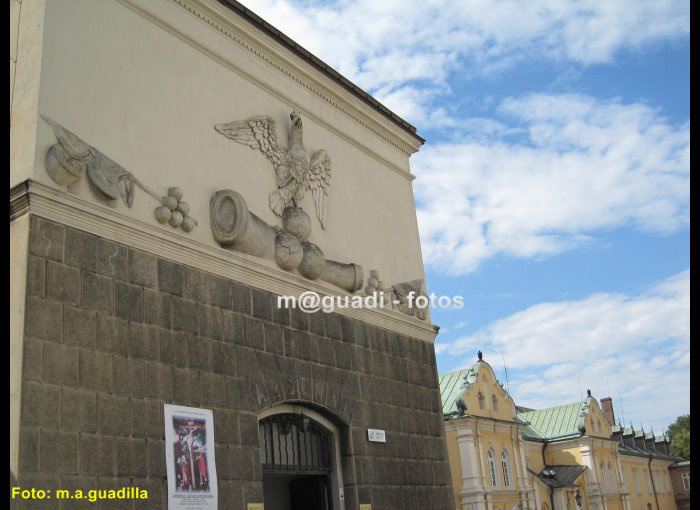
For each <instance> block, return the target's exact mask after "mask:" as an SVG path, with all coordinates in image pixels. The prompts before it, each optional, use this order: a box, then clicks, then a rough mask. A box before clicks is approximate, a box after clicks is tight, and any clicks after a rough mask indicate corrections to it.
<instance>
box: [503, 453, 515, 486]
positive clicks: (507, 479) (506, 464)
mask: <svg viewBox="0 0 700 510" xmlns="http://www.w3.org/2000/svg"><path fill="white" fill-rule="evenodd" d="M501 470H502V471H503V485H505V486H506V487H510V486H511V484H512V482H513V480H512V479H511V476H510V460H509V457H508V452H507V451H506V450H505V449H504V450H503V451H502V452H501Z"/></svg>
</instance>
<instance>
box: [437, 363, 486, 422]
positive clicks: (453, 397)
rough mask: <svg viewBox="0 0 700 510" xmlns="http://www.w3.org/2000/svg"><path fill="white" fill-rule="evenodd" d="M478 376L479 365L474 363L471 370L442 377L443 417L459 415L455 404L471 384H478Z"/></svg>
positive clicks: (459, 371)
mask: <svg viewBox="0 0 700 510" xmlns="http://www.w3.org/2000/svg"><path fill="white" fill-rule="evenodd" d="M478 376H479V363H474V365H473V366H471V367H470V368H467V369H464V370H457V371H456V372H450V373H448V374H443V375H441V376H440V398H441V400H442V414H443V416H445V417H448V416H451V415H456V414H458V413H459V409H457V406H456V404H455V402H456V401H457V399H458V398H460V397H461V396H462V394H463V393H464V390H465V389H467V388H468V387H469V385H470V384H474V383H475V382H476V380H477V379H478Z"/></svg>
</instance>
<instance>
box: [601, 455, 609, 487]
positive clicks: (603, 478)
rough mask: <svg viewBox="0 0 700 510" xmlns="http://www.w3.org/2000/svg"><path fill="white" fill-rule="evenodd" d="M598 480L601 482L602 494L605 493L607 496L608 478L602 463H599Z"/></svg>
mask: <svg viewBox="0 0 700 510" xmlns="http://www.w3.org/2000/svg"><path fill="white" fill-rule="evenodd" d="M600 479H601V482H602V485H603V487H601V488H602V489H603V492H605V493H606V494H607V493H608V492H609V491H608V477H607V473H606V472H605V464H603V463H602V462H601V463H600Z"/></svg>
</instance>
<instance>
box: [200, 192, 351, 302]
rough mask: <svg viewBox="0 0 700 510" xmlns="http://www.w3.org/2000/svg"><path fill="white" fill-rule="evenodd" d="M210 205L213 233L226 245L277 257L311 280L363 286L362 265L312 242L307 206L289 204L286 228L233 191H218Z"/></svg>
mask: <svg viewBox="0 0 700 510" xmlns="http://www.w3.org/2000/svg"><path fill="white" fill-rule="evenodd" d="M209 207H210V221H211V231H212V234H213V235H214V239H216V241H217V242H218V243H219V244H220V245H221V246H223V247H224V248H228V249H232V250H235V251H240V252H242V253H247V254H249V255H255V256H256V257H262V258H265V259H268V260H274V261H275V263H276V264H277V265H278V266H279V267H280V268H282V269H284V270H286V271H294V270H297V271H299V273H300V274H301V275H302V276H303V277H304V278H306V279H308V280H316V279H321V280H323V281H326V282H328V283H331V284H333V285H335V286H337V287H340V288H341V289H345V290H347V291H349V292H355V291H357V290H359V289H361V288H362V285H363V282H364V273H363V270H362V266H360V265H358V264H352V263H350V264H346V263H343V262H337V261H335V260H329V259H326V257H325V256H324V254H323V251H322V250H321V248H319V247H318V246H316V245H315V244H313V243H311V242H309V241H308V238H309V234H310V233H311V220H310V218H309V216H308V215H307V214H306V213H305V212H304V211H303V209H301V208H299V207H287V208H286V209H285V210H284V211H283V212H282V227H279V226H274V227H273V226H270V225H268V224H267V223H266V222H265V221H263V220H261V219H260V218H259V217H257V216H256V215H255V214H253V213H252V212H250V210H249V209H248V205H247V204H246V202H245V199H244V198H243V197H242V196H241V194H240V193H238V192H236V191H233V190H221V191H218V192H216V193H215V194H214V196H213V197H212V199H211V202H210V204H209Z"/></svg>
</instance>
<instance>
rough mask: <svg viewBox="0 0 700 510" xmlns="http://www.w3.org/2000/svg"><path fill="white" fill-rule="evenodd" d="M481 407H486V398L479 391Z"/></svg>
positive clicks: (482, 408)
mask: <svg viewBox="0 0 700 510" xmlns="http://www.w3.org/2000/svg"><path fill="white" fill-rule="evenodd" d="M479 409H481V410H484V409H486V398H485V397H484V395H483V393H481V392H479Z"/></svg>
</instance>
